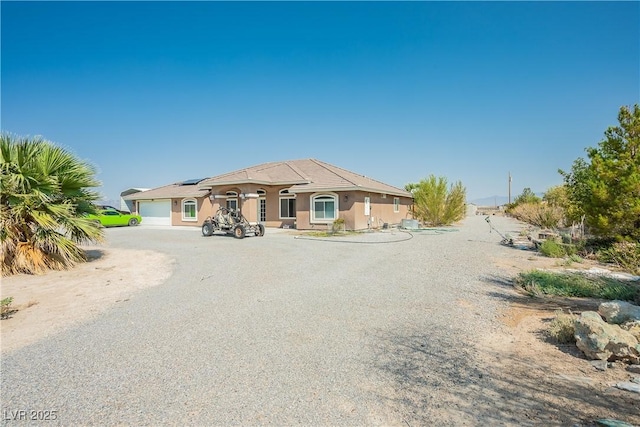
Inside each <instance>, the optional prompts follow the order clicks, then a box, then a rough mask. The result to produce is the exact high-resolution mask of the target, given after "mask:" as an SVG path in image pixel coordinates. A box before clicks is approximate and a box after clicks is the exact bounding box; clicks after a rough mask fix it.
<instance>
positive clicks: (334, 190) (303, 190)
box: [289, 186, 413, 198]
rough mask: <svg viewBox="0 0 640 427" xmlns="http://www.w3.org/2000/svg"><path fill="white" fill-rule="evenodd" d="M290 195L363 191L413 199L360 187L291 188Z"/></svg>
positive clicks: (403, 195)
mask: <svg viewBox="0 0 640 427" xmlns="http://www.w3.org/2000/svg"><path fill="white" fill-rule="evenodd" d="M289 191H290V192H291V193H319V192H322V191H333V192H338V191H364V192H368V193H376V194H389V195H392V196H399V197H407V198H413V195H411V194H410V193H405V192H402V191H400V190H398V191H393V190H391V191H386V190H380V189H377V188H370V187H360V186H349V187H314V188H308V189H307V188H300V189H298V188H292V189H290V190H289Z"/></svg>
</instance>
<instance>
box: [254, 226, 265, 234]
mask: <svg viewBox="0 0 640 427" xmlns="http://www.w3.org/2000/svg"><path fill="white" fill-rule="evenodd" d="M256 236H259V237H262V236H264V225H262V224H258V225H256Z"/></svg>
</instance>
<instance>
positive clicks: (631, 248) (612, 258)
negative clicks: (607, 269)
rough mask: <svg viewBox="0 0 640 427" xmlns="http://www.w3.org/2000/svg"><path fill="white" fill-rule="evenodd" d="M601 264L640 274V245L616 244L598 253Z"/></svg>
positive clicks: (630, 243)
mask: <svg viewBox="0 0 640 427" xmlns="http://www.w3.org/2000/svg"><path fill="white" fill-rule="evenodd" d="M596 255H597V258H598V261H600V262H607V263H611V264H615V265H617V266H618V267H620V268H622V269H624V270H627V271H629V272H630V273H633V274H640V244H638V243H633V242H616V243H613V244H612V245H611V246H609V247H608V248H602V249H600V250H599V251H598V252H597V254H596Z"/></svg>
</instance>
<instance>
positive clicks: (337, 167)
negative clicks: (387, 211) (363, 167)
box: [311, 159, 407, 192]
mask: <svg viewBox="0 0 640 427" xmlns="http://www.w3.org/2000/svg"><path fill="white" fill-rule="evenodd" d="M311 160H313V161H314V162H316V163H324V164H326V165H329V166H332V167H334V168H336V169H340V170H341V171H345V172H348V173H352V174H354V175H360V176H361V177H363V178H366V179H368V180H369V181H373V182H376V183H378V184H382V185H384V186H386V187H391V188H395V189H396V190H400V191H404V192H407V190H405V189H403V188H400V187H396V186H395V185H390V184H387V183H385V182H382V181H378V180H377V179H374V178H371V177H370V176H367V175H362V174H359V173H356V172H352V171H350V170H348V169H345V168H341V167H340V166H335V165H332V164H330V163H325V162H323V161H322V160H315V159H311ZM338 176H341V175H338ZM342 178H343V179H346V178H344V177H342ZM347 181H348V180H347ZM349 182H351V181H349ZM351 183H352V184H354V185H356V186H359V185H358V184H357V183H355V182H351Z"/></svg>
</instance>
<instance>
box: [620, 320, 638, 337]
mask: <svg viewBox="0 0 640 427" xmlns="http://www.w3.org/2000/svg"><path fill="white" fill-rule="evenodd" d="M620 327H621V328H622V329H624V330H625V331H628V332H629V333H631V335H633V336H634V337H636V339H637V340H638V342H640V320H630V321H629V322H624V323H623V324H621V325H620Z"/></svg>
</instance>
